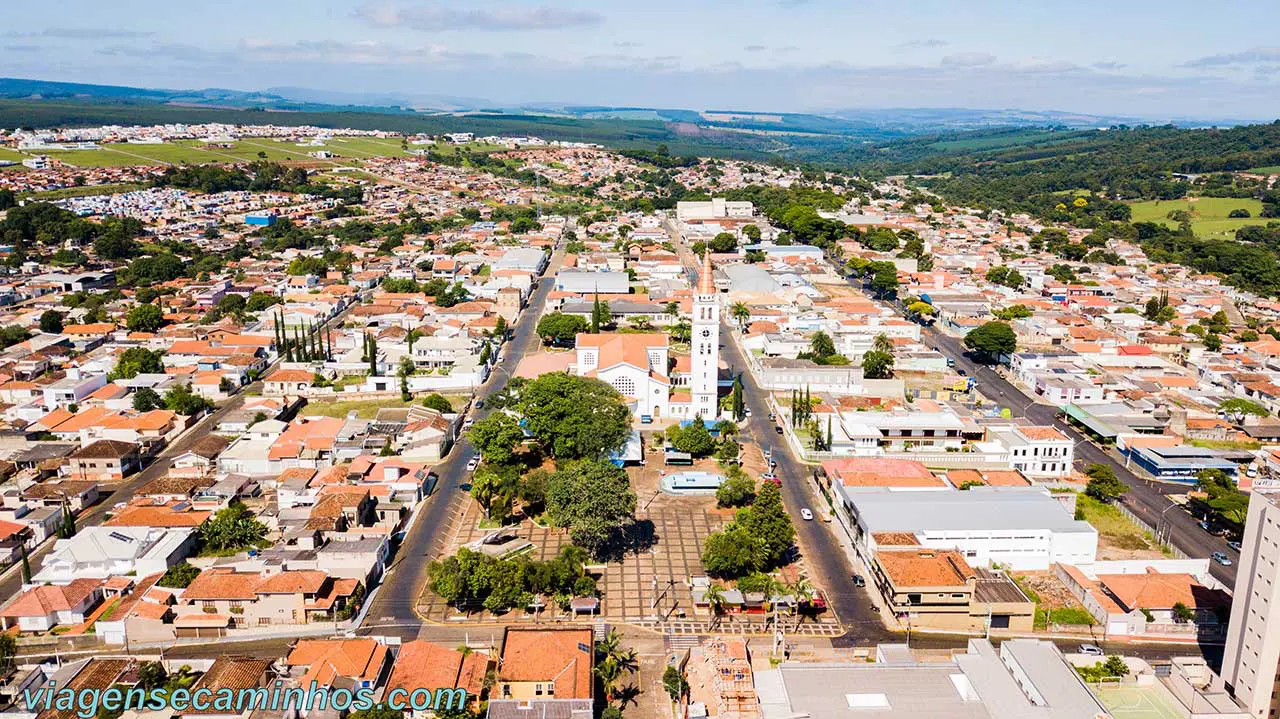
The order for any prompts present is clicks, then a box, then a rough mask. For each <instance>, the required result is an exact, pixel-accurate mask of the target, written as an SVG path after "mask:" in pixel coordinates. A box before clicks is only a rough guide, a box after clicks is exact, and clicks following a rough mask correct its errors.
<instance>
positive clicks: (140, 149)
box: [0, 137, 408, 167]
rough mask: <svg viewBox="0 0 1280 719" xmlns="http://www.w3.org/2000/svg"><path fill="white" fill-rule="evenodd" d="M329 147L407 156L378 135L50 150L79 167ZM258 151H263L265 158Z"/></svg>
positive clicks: (295, 157)
mask: <svg viewBox="0 0 1280 719" xmlns="http://www.w3.org/2000/svg"><path fill="white" fill-rule="evenodd" d="M317 150H329V151H330V152H332V153H334V154H335V155H337V156H338V157H337V158H335V160H336V159H348V160H360V159H363V158H367V157H401V156H406V155H408V153H407V152H405V151H403V150H401V149H400V140H399V139H395V138H379V137H336V138H334V139H332V140H329V141H328V142H326V143H325V144H323V145H316V146H309V145H308V146H301V147H300V146H299V145H298V144H297V143H296V142H281V141H280V140H277V139H274V138H254V137H249V138H241V139H239V140H236V141H235V142H234V143H232V146H231V147H229V148H223V147H210V146H209V145H208V143H204V142H201V141H199V140H177V141H173V142H166V143H164V144H162V145H131V144H128V143H114V144H106V145H102V149H99V150H67V151H62V152H59V151H49V152H46V153H45V154H47V155H49V156H50V157H56V158H58V159H59V160H62V161H63V162H65V163H67V164H69V165H74V166H76V167H116V166H122V165H146V164H166V163H168V164H174V165H179V164H182V163H190V164H198V163H205V162H252V161H254V160H260V159H268V160H275V161H285V162H287V161H295V162H305V161H314V160H315V158H312V157H310V156H308V154H307V153H309V152H315V151H317ZM0 152H3V153H5V154H0V158H3V159H14V160H20V159H22V158H23V157H26V156H27V155H23V154H19V153H16V152H12V151H10V150H2V151H0ZM258 153H263V154H265V155H266V158H262V157H260V156H259V154H258Z"/></svg>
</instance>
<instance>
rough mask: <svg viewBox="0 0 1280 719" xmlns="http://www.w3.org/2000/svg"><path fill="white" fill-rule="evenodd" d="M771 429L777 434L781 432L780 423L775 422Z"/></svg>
mask: <svg viewBox="0 0 1280 719" xmlns="http://www.w3.org/2000/svg"><path fill="white" fill-rule="evenodd" d="M773 431H774V432H777V433H778V434H782V425H780V424H775V425H774V426H773Z"/></svg>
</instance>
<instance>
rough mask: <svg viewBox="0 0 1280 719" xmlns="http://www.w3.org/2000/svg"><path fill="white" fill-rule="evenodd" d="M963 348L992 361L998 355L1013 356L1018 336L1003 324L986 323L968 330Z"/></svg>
mask: <svg viewBox="0 0 1280 719" xmlns="http://www.w3.org/2000/svg"><path fill="white" fill-rule="evenodd" d="M964 346H965V347H968V348H969V349H971V350H973V351H974V352H978V353H980V354H983V355H986V357H987V358H989V359H992V360H994V359H995V358H996V357H998V356H999V355H1011V354H1013V353H1014V351H1015V350H1017V348H1018V336H1017V335H1015V334H1014V332H1013V328H1012V327H1010V326H1009V325H1007V324H1005V323H1003V322H988V323H986V324H984V325H980V326H978V327H975V328H973V329H971V330H969V333H968V334H966V335H965V336H964Z"/></svg>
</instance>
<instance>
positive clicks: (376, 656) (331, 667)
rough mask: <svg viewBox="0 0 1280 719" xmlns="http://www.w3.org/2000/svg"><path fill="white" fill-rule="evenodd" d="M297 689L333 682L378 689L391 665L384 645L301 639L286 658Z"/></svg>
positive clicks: (373, 641)
mask: <svg viewBox="0 0 1280 719" xmlns="http://www.w3.org/2000/svg"><path fill="white" fill-rule="evenodd" d="M285 664H286V665H287V666H288V667H289V672H290V674H291V675H293V676H295V678H296V679H297V681H298V684H299V686H304V687H305V686H310V684H311V682H312V681H314V682H316V683H317V684H319V685H321V686H332V685H333V684H334V683H335V681H342V683H345V684H348V685H349V686H353V687H355V688H357V689H360V688H374V687H378V686H381V685H382V683H383V680H384V679H385V678H386V674H387V670H388V668H389V666H390V664H391V653H390V652H389V651H388V650H387V647H386V645H384V644H382V643H381V642H379V641H377V640H375V639H369V638H363V637H362V638H358V639H301V640H299V641H298V643H297V644H295V645H294V647H293V649H292V650H291V651H290V652H289V656H288V657H287V658H286V659H285Z"/></svg>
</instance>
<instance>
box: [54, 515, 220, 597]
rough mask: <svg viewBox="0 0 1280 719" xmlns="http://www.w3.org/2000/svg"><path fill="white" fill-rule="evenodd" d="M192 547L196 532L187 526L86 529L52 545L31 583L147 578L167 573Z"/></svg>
mask: <svg viewBox="0 0 1280 719" xmlns="http://www.w3.org/2000/svg"><path fill="white" fill-rule="evenodd" d="M194 545H195V530H194V529H191V528H188V527H182V528H177V529H161V528H158V527H85V528H84V529H81V530H80V531H79V532H78V533H76V535H75V536H74V537H72V538H70V539H59V540H58V541H57V543H56V544H54V546H53V551H52V552H51V553H50V554H49V557H48V558H47V559H45V561H44V563H43V564H42V565H41V566H40V571H38V572H36V574H35V576H33V577H32V578H31V584H33V585H40V584H46V583H48V584H70V583H71V582H72V581H74V580H76V579H80V578H84V577H89V578H94V579H105V578H107V577H122V576H125V575H133V576H138V577H146V576H150V575H152V574H155V573H157V572H165V571H167V570H168V569H169V567H172V566H173V565H175V564H177V563H178V562H180V561H182V559H183V558H184V557H186V556H187V554H188V553H190V551H191V549H192V548H193V546H194Z"/></svg>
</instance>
